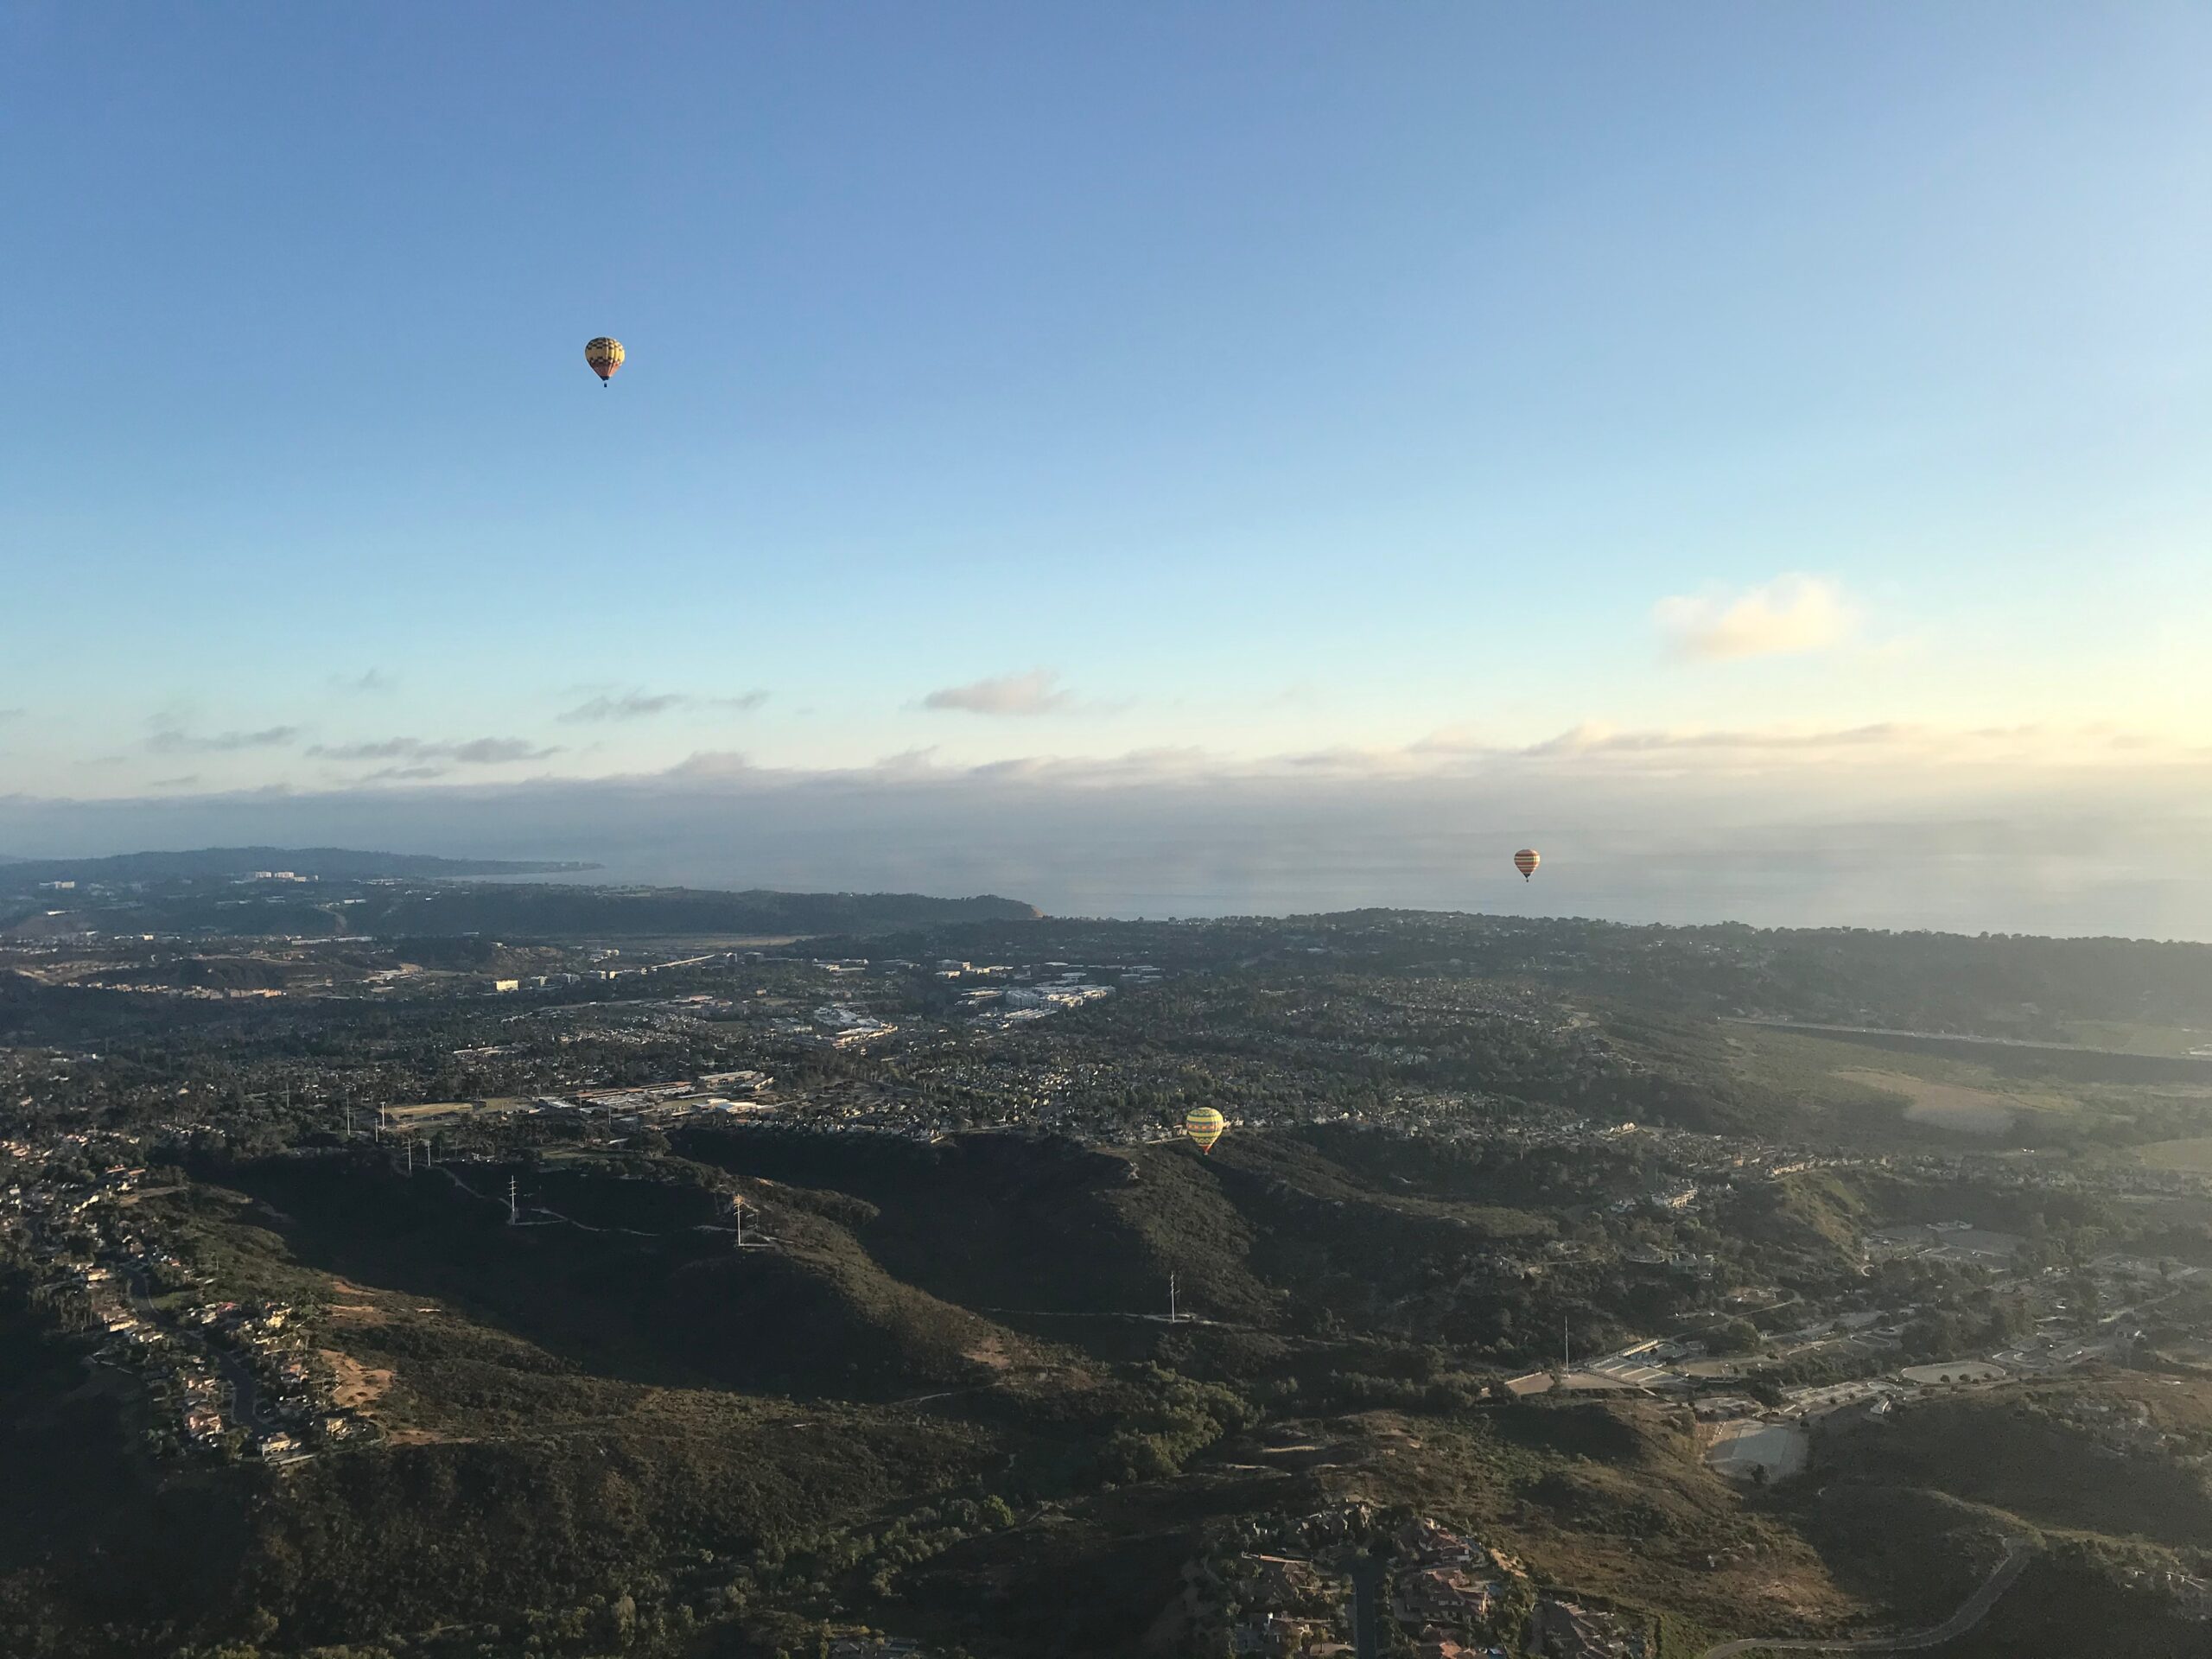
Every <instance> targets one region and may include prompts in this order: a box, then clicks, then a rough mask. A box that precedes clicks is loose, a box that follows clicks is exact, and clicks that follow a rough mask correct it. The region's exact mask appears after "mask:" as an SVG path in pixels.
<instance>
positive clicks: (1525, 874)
mask: <svg viewBox="0 0 2212 1659" xmlns="http://www.w3.org/2000/svg"><path fill="white" fill-rule="evenodd" d="M1542 862H1543V860H1542V859H1541V858H1539V857H1537V856H1536V849H1535V848H1533V847H1523V848H1522V849H1521V850H1520V851H1519V852H1517V853H1516V854H1514V855H1513V868H1515V869H1516V870H1518V871H1520V872H1521V879H1522V880H1523V881H1526V880H1528V879H1529V877H1530V876H1532V875H1534V874H1535V873H1536V866H1537V865H1539V864H1541V863H1542Z"/></svg>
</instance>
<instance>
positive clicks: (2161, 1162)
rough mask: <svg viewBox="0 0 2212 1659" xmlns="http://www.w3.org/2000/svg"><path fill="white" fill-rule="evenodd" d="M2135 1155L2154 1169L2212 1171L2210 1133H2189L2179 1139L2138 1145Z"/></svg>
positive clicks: (2211, 1141) (2211, 1136)
mask: <svg viewBox="0 0 2212 1659" xmlns="http://www.w3.org/2000/svg"><path fill="white" fill-rule="evenodd" d="M2135 1155H2136V1157H2137V1158H2139V1159H2140V1160H2142V1161H2143V1162H2145V1163H2146V1164H2149V1165H2150V1166H2152V1168H2154V1169H2194V1170H2206V1171H2212V1135H2190V1136H2189V1137H2187V1138H2185V1139H2183V1140H2180V1141H2152V1143H2151V1144H2150V1145H2149V1146H2147V1147H2137V1148H2136V1149H2135Z"/></svg>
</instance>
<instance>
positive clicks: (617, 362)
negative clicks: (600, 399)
mask: <svg viewBox="0 0 2212 1659" xmlns="http://www.w3.org/2000/svg"><path fill="white" fill-rule="evenodd" d="M622 357H623V352H622V342H621V341H620V340H610V339H608V338H607V336H606V335H605V334H601V336H600V337H599V338H598V339H597V340H588V341H586V342H585V344H584V361H585V362H587V363H588V364H590V365H591V372H593V373H594V374H595V375H597V376H598V377H599V383H600V385H602V386H603V385H606V384H607V382H608V381H609V380H612V379H613V378H614V371H615V370H617V369H619V368H620V367H621V366H622Z"/></svg>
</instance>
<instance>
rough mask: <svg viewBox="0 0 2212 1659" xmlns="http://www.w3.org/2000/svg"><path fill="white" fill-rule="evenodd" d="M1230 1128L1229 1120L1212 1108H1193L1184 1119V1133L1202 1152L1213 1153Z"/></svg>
mask: <svg viewBox="0 0 2212 1659" xmlns="http://www.w3.org/2000/svg"><path fill="white" fill-rule="evenodd" d="M1228 1127H1229V1120H1228V1119H1227V1118H1225V1117H1224V1116H1222V1115H1221V1114H1220V1113H1219V1112H1217V1111H1216V1110H1214V1109H1213V1108H1212V1107H1211V1106H1197V1107H1193V1108H1192V1109H1191V1110H1190V1111H1189V1112H1187V1113H1185V1115H1184V1118H1183V1133H1184V1134H1185V1135H1189V1136H1190V1137H1191V1139H1192V1140H1193V1141H1197V1142H1198V1150H1199V1151H1200V1152H1211V1151H1212V1150H1213V1143H1214V1142H1215V1141H1218V1140H1220V1139H1221V1132H1222V1131H1223V1130H1224V1129H1225V1128H1228Z"/></svg>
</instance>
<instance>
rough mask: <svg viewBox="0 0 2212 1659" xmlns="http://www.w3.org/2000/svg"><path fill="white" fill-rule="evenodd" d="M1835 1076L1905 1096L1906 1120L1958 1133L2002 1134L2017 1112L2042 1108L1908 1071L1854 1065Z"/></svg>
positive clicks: (2017, 1099) (2001, 1095) (2009, 1097)
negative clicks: (1874, 1068)
mask: <svg viewBox="0 0 2212 1659" xmlns="http://www.w3.org/2000/svg"><path fill="white" fill-rule="evenodd" d="M1835 1075H1836V1076H1838V1077H1842V1078H1844V1079H1846V1080H1847V1081H1849V1082H1852V1083H1862V1084H1866V1086H1867V1087H1868V1088H1870V1089H1879V1090H1882V1091H1883V1092H1884V1093H1885V1094H1893V1095H1902V1096H1904V1098H1905V1100H1906V1101H1907V1102H1908V1104H1907V1105H1906V1107H1905V1109H1904V1116H1905V1121H1906V1122H1910V1123H1926V1124H1929V1125H1932V1126H1933V1127H1935V1128H1939V1129H1950V1130H1953V1131H1955V1132H1956V1133H1958V1134H1961V1135H2004V1134H2005V1133H2007V1132H2008V1131H2009V1130H2011V1128H2012V1125H2013V1123H2014V1122H2015V1121H2016V1119H2017V1117H2018V1114H2019V1113H2021V1112H2023V1111H2034V1110H2039V1109H2043V1106H2042V1103H2035V1104H2031V1103H2028V1102H2026V1101H2024V1100H2021V1099H2020V1098H2018V1096H2012V1095H2006V1094H1999V1093H1998V1092H1997V1091H1996V1090H1992V1089H1970V1088H1967V1087H1966V1086H1965V1085H1963V1084H1955V1083H1935V1082H1931V1081H1930V1080H1929V1079H1928V1078H1926V1077H1914V1076H1913V1075H1912V1074H1911V1073H1910V1072H1908V1071H1875V1070H1873V1069H1872V1068H1870V1067H1866V1066H1853V1067H1852V1068H1850V1069H1849V1070H1847V1071H1838V1072H1837V1073H1836V1074H1835Z"/></svg>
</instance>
